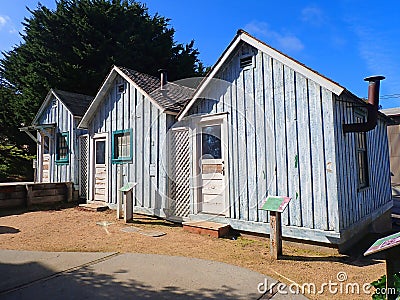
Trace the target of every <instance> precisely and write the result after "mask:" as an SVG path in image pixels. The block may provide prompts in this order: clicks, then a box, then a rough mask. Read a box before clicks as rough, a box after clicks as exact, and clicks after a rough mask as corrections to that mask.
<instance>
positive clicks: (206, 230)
mask: <svg viewBox="0 0 400 300" xmlns="http://www.w3.org/2000/svg"><path fill="white" fill-rule="evenodd" d="M182 225H183V230H185V231H188V232H192V233H197V234H206V235H209V236H212V237H216V238H220V237H223V236H225V235H227V234H228V233H229V230H230V226H229V225H228V224H222V223H216V222H209V221H189V222H183V223H182Z"/></svg>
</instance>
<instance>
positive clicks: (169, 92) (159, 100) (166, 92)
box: [78, 66, 194, 128]
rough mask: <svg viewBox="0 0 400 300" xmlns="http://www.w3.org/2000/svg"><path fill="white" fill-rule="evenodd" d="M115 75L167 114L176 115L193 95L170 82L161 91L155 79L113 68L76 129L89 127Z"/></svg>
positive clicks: (125, 69)
mask: <svg viewBox="0 0 400 300" xmlns="http://www.w3.org/2000/svg"><path fill="white" fill-rule="evenodd" d="M117 75H120V76H121V77H122V78H124V79H125V80H126V81H128V82H129V83H130V84H132V85H133V86H134V87H135V88H136V89H137V90H139V91H140V93H142V94H143V95H144V96H145V97H147V98H148V99H149V100H150V101H151V102H152V103H153V104H154V105H155V106H156V107H157V108H158V109H160V110H161V111H162V112H165V113H168V114H173V115H176V114H178V112H179V111H180V110H181V109H182V108H183V106H184V104H185V103H187V102H188V101H189V99H190V98H191V97H192V95H193V93H194V89H192V88H189V87H185V86H182V85H179V84H175V83H172V82H168V83H167V84H166V85H164V87H163V89H161V88H160V86H161V82H160V79H159V78H157V77H154V76H151V75H148V74H144V73H141V72H138V71H135V70H131V69H128V68H124V67H117V66H114V67H113V68H112V69H111V71H110V73H109V74H108V76H107V78H106V79H105V80H104V82H103V84H102V86H101V88H100V89H99V91H98V93H97V95H96V97H95V98H94V100H93V101H92V103H91V104H90V106H89V108H88V110H87V111H86V113H85V115H84V116H83V118H82V120H81V123H80V124H79V126H78V127H81V128H86V127H87V126H88V125H89V122H90V120H91V119H92V117H93V116H94V114H95V113H96V111H97V109H98V107H99V106H100V105H101V103H102V100H103V97H104V96H105V95H106V93H107V91H108V89H109V88H110V86H111V85H112V83H113V81H114V79H115V78H116V77H117Z"/></svg>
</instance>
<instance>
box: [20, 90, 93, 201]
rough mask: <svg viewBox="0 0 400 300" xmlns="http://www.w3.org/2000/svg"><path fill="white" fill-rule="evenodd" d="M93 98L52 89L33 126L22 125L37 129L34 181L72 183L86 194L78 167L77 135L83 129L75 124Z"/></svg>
mask: <svg viewBox="0 0 400 300" xmlns="http://www.w3.org/2000/svg"><path fill="white" fill-rule="evenodd" d="M92 99H93V97H91V96H87V95H82V94H76V93H71V92H66V91H61V90H57V89H51V90H50V91H49V93H48V94H47V96H46V98H45V100H44V101H43V103H42V105H41V107H40V109H39V111H38V113H37V114H36V116H35V118H34V120H33V122H32V125H31V126H29V127H26V128H23V130H25V131H28V130H36V131H37V138H36V140H37V165H36V167H37V168H36V174H35V178H36V181H37V182H44V183H45V182H52V183H53V182H54V183H55V182H73V183H74V188H75V190H80V191H81V195H82V196H83V197H85V191H86V188H85V186H86V180H85V172H86V171H85V170H81V168H80V163H79V157H80V145H79V142H80V139H79V137H81V136H82V135H84V134H85V133H86V130H82V129H78V128H77V127H78V123H79V122H80V120H81V118H82V116H83V115H84V113H85V112H86V110H87V108H88V106H89V104H90V102H91V101H92ZM83 165H85V163H84V164H83ZM80 171H82V172H83V173H84V174H83V176H82V173H81V172H80Z"/></svg>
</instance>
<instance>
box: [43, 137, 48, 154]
mask: <svg viewBox="0 0 400 300" xmlns="http://www.w3.org/2000/svg"><path fill="white" fill-rule="evenodd" d="M43 154H50V138H49V137H48V136H47V135H45V136H43Z"/></svg>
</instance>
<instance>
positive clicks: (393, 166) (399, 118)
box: [382, 107, 400, 196]
mask: <svg viewBox="0 0 400 300" xmlns="http://www.w3.org/2000/svg"><path fill="white" fill-rule="evenodd" d="M382 113H384V114H385V115H387V116H389V117H390V118H391V119H392V120H393V123H391V124H390V126H388V137H389V153H390V172H391V179H392V192H393V195H394V196H400V147H399V145H400V107H395V108H388V109H383V110H382Z"/></svg>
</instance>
